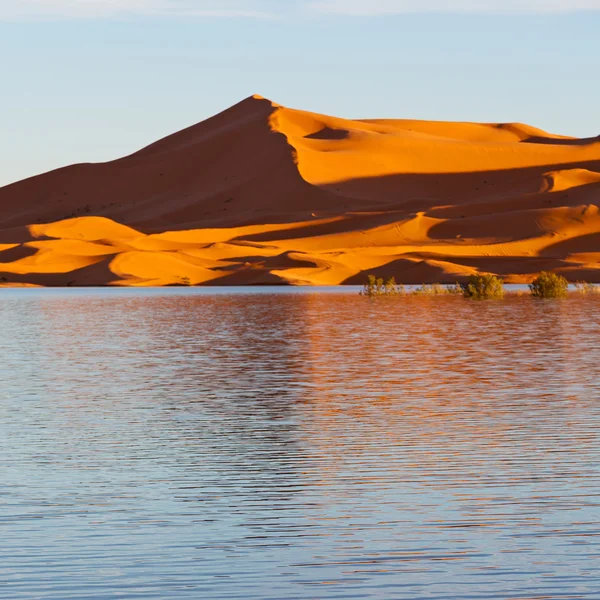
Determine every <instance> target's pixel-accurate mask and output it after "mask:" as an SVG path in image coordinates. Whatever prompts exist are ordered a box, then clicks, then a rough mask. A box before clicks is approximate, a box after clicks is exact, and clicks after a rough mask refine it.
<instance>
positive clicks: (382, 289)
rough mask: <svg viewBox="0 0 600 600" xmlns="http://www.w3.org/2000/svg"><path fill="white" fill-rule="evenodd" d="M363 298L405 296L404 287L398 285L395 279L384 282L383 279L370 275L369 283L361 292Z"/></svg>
mask: <svg viewBox="0 0 600 600" xmlns="http://www.w3.org/2000/svg"><path fill="white" fill-rule="evenodd" d="M360 294H361V296H369V297H373V296H401V295H402V294H404V286H403V285H398V284H397V283H396V279H395V278H394V277H390V278H389V279H388V280H387V281H384V279H383V277H375V275H369V276H368V278H367V283H365V285H364V286H363V289H362V291H361V292H360Z"/></svg>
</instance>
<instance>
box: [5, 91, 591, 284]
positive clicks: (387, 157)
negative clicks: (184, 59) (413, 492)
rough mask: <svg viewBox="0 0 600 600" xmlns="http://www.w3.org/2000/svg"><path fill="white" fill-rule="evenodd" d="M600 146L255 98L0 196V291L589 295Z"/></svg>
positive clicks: (496, 127) (519, 127) (493, 127)
mask: <svg viewBox="0 0 600 600" xmlns="http://www.w3.org/2000/svg"><path fill="white" fill-rule="evenodd" d="M598 206H600V139H599V138H594V137H592V138H586V139H576V138H569V137H565V136H558V135H552V134H549V133H546V132H544V131H541V130H539V129H536V128H534V127H530V126H528V125H523V124H518V123H517V124H477V123H445V122H424V121H410V120H355V121H353V120H347V119H339V118H335V117H329V116H324V115H318V114H314V113H308V112H304V111H297V110H292V109H288V108H285V107H282V106H279V105H277V104H274V103H272V102H270V101H269V100H266V99H263V98H260V97H258V96H256V97H252V98H248V99H247V100H244V101H243V102H241V103H240V104H238V105H236V106H234V107H232V108H230V109H228V110H226V111H225V112H223V113H221V114H219V115H217V116H215V117H213V118H211V119H208V120H207V121H204V122H202V123H199V124H198V125H194V126H193V127H190V128H188V129H185V130H183V131H180V132H178V133H176V134H174V135H172V136H169V137H167V138H165V139H163V140H160V141H159V142H156V143H155V144H152V145H151V146H148V147H147V148H144V149H143V150H140V151H139V152H136V153H135V154H132V155H130V156H128V157H125V158H122V159H120V160H116V161H113V162H108V163H102V164H81V165H74V166H71V167H66V168H64V169H59V170H56V171H52V172H50V173H46V174H43V175H39V176H37V177H32V178H30V179H27V180H25V181H21V182H18V183H15V184H12V185H10V186H6V187H4V188H0V217H1V222H2V225H1V226H0V285H106V284H112V285H132V286H148V285H177V284H179V285H197V284H208V285H240V284H281V283H291V284H307V285H338V284H343V283H362V282H363V281H364V280H365V277H366V274H367V273H375V274H379V275H385V276H392V275H393V276H395V277H396V279H397V280H398V281H400V282H404V283H422V282H434V281H439V282H454V281H457V280H458V281H460V280H462V279H464V278H465V277H467V276H469V275H471V274H473V273H495V274H498V275H501V276H503V277H504V278H506V279H507V280H508V281H509V282H523V281H528V280H530V279H531V278H532V277H534V276H535V275H536V274H537V273H539V272H540V271H542V270H555V271H559V272H561V273H563V274H564V275H565V276H566V277H567V278H569V279H570V280H572V281H576V280H582V279H585V280H588V281H595V282H600V262H599V261H600V212H599V209H598Z"/></svg>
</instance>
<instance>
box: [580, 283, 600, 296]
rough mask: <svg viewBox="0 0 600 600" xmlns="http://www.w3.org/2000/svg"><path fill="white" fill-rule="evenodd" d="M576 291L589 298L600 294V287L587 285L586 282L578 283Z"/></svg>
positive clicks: (591, 284)
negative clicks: (591, 295)
mask: <svg viewBox="0 0 600 600" xmlns="http://www.w3.org/2000/svg"><path fill="white" fill-rule="evenodd" d="M575 289H576V290H577V293H578V294H581V295H582V296H587V295H588V294H600V286H597V285H594V284H593V283H587V282H586V281H578V282H577V283H576V284H575Z"/></svg>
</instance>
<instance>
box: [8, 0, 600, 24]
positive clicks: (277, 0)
mask: <svg viewBox="0 0 600 600" xmlns="http://www.w3.org/2000/svg"><path fill="white" fill-rule="evenodd" d="M582 11H600V0H0V20H43V19H109V18H120V17H132V16H148V17H169V16H170V17H198V18H201V17H224V18H227V17H229V18H263V19H276V18H282V17H284V16H293V15H295V16H301V15H302V14H304V15H307V14H312V15H315V14H316V15H319V14H320V15H324V14H330V15H350V16H351V15H354V16H377V15H393V14H409V13H480V14H481V13H484V14H485V13H491V14H547V13H568V12H582Z"/></svg>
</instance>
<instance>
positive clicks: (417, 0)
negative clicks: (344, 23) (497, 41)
mask: <svg viewBox="0 0 600 600" xmlns="http://www.w3.org/2000/svg"><path fill="white" fill-rule="evenodd" d="M308 7H309V8H310V10H312V11H313V12H319V13H329V14H338V15H356V16H376V15H392V14H409V13H474V14H477V13H479V14H482V13H483V14H485V13H492V14H548V13H549V14H552V13H568V12H582V11H600V0H311V1H310V2H309V3H308Z"/></svg>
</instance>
